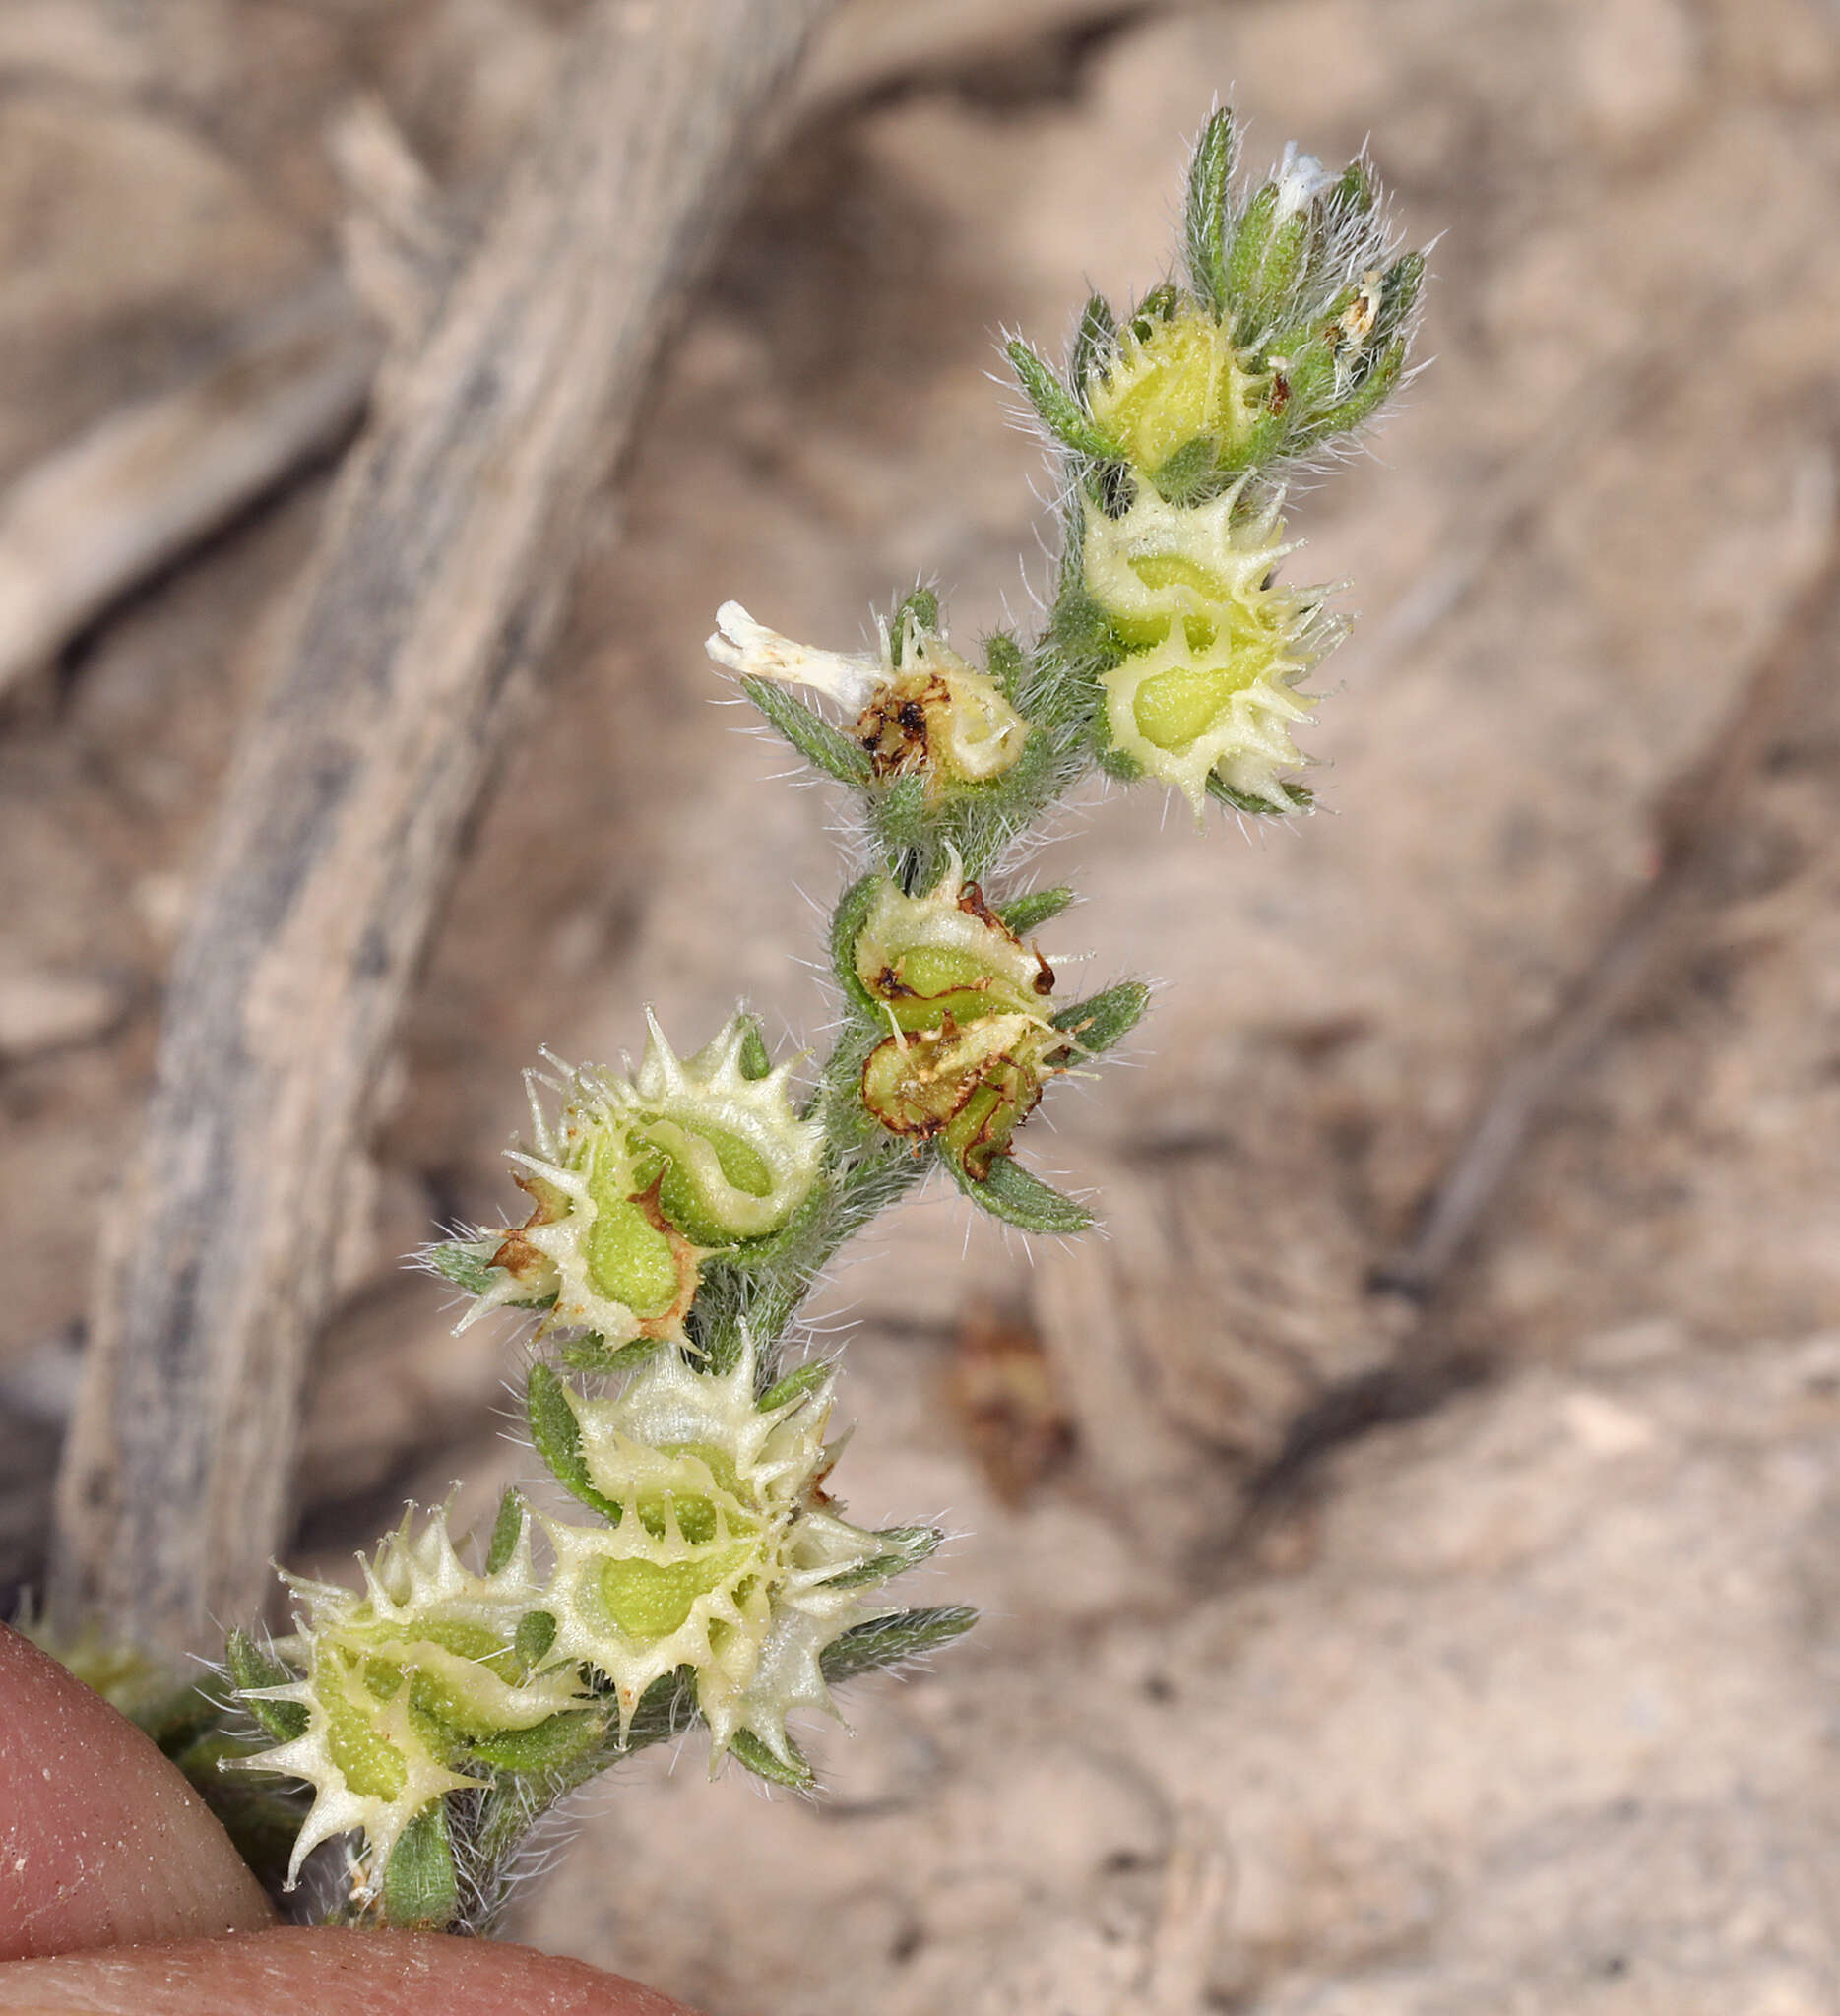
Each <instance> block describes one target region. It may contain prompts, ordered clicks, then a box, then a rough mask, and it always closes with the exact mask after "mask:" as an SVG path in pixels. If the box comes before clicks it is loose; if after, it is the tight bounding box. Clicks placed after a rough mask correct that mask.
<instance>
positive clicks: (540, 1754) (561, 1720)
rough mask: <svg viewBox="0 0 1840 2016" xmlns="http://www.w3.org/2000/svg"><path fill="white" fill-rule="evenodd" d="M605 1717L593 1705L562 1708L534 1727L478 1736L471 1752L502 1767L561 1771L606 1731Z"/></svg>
mask: <svg viewBox="0 0 1840 2016" xmlns="http://www.w3.org/2000/svg"><path fill="white" fill-rule="evenodd" d="M606 1731H607V1718H606V1717H605V1716H604V1715H603V1714H600V1713H598V1712H597V1711H595V1710H592V1709H564V1710H563V1712H562V1713H561V1714H560V1715H552V1716H551V1717H550V1718H549V1720H548V1721H547V1722H539V1724H538V1725H537V1727H536V1728H535V1729H507V1730H500V1731H499V1732H498V1733H496V1734H493V1735H489V1736H480V1737H478V1738H477V1739H476V1741H475V1742H474V1744H473V1749H472V1755H474V1756H475V1757H476V1758H478V1760H479V1761H480V1762H481V1763H483V1764H491V1765H495V1766H496V1767H497V1768H498V1769H499V1770H501V1771H562V1770H566V1769H567V1767H568V1766H569V1765H571V1764H573V1763H574V1762H575V1760H576V1758H578V1757H581V1756H584V1755H586V1754H587V1752H588V1751H590V1750H592V1749H593V1748H594V1746H595V1744H597V1743H598V1742H599V1741H600V1740H601V1738H602V1737H603V1735H605V1734H606Z"/></svg>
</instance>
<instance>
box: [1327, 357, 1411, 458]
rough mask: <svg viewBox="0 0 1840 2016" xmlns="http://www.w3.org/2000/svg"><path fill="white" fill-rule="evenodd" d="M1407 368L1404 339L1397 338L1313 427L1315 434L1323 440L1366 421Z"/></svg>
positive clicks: (1345, 431)
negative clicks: (1323, 437) (1360, 379)
mask: <svg viewBox="0 0 1840 2016" xmlns="http://www.w3.org/2000/svg"><path fill="white" fill-rule="evenodd" d="M1405 367H1406V342H1405V338H1404V337H1395V338H1394V339H1393V341H1392V343H1390V344H1389V345H1388V346H1387V348H1386V352H1385V354H1384V355H1383V356H1382V357H1381V358H1380V360H1379V362H1378V363H1376V364H1375V365H1374V366H1373V368H1372V369H1371V370H1370V371H1369V372H1368V373H1367V375H1366V376H1365V377H1364V379H1363V380H1362V381H1361V383H1360V384H1359V385H1358V386H1356V388H1355V389H1354V391H1353V392H1351V393H1350V394H1349V396H1348V397H1347V398H1346V399H1345V400H1343V402H1342V403H1341V405H1340V406H1338V407H1332V408H1331V409H1330V410H1329V411H1328V412H1327V413H1326V414H1325V415H1324V417H1323V422H1322V424H1321V426H1320V427H1318V428H1316V429H1314V430H1313V431H1314V437H1315V438H1316V439H1320V438H1321V437H1322V436H1323V435H1325V434H1344V433H1348V432H1349V431H1351V430H1352V429H1353V428H1356V427H1359V426H1360V425H1361V423H1362V421H1363V420H1365V419H1367V418H1369V417H1370V416H1371V415H1372V413H1373V411H1374V410H1375V409H1376V408H1377V407H1379V406H1380V405H1381V404H1382V403H1383V402H1384V401H1385V399H1386V397H1387V395H1388V394H1389V393H1390V392H1391V391H1392V390H1393V388H1394V386H1396V385H1397V384H1398V383H1399V379H1400V374H1401V372H1403V371H1404V369H1405Z"/></svg>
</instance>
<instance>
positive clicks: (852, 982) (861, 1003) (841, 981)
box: [831, 875, 886, 1031]
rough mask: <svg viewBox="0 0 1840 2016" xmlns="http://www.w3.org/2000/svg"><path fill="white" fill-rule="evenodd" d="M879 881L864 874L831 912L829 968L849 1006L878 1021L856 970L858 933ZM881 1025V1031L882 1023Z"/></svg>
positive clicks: (878, 1011)
mask: <svg viewBox="0 0 1840 2016" xmlns="http://www.w3.org/2000/svg"><path fill="white" fill-rule="evenodd" d="M880 881H881V877H880V876H879V875H864V876H863V877H862V879H861V881H859V882H853V883H852V884H851V886H850V887H849V888H848V889H846V890H845V891H844V893H843V895H842V896H841V897H840V898H839V899H838V903H837V908H836V910H835V911H833V912H832V913H831V970H832V971H833V972H834V973H835V974H836V976H837V984H838V985H839V986H840V987H842V988H843V990H844V993H845V995H846V997H847V998H848V1000H849V1002H850V1005H851V1006H852V1007H853V1008H855V1009H856V1011H857V1014H859V1015H864V1016H866V1017H867V1018H868V1019H869V1021H870V1022H880V1021H881V1013H880V1010H879V1009H878V1008H877V1007H876V1005H875V997H874V995H872V994H871V993H870V992H869V990H868V989H867V988H866V987H865V986H864V985H863V984H862V981H861V978H860V977H859V976H858V975H857V939H858V938H859V937H861V935H862V926H863V924H864V923H865V922H866V921H867V920H868V914H869V907H870V905H872V904H873V903H874V901H875V891H876V888H877V886H878V885H879V883H880ZM883 1028H884V1031H885V1029H886V1025H885V1024H884V1025H883Z"/></svg>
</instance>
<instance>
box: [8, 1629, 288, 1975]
mask: <svg viewBox="0 0 1840 2016" xmlns="http://www.w3.org/2000/svg"><path fill="white" fill-rule="evenodd" d="M274 1922H275V1914H274V1912H273V1910H271V1908H270V1906H269V1901H268V1899H267V1898H266V1897H265V1896H264V1895H263V1893H262V1887H261V1885H260V1884H259V1883H258V1882H257V1881H256V1879H255V1877H254V1876H252V1875H251V1874H250V1873H249V1870H248V1868H247V1867H246V1865H245V1864H244V1862H243V1859H242V1858H241V1857H240V1856H239V1855H238V1854H237V1853H236V1851H235V1849H234V1848H232V1847H231V1845H230V1840H229V1836H228V1835H226V1834H225V1833H224V1832H223V1830H222V1827H220V1826H219V1825H218V1823H217V1821H216V1820H215V1819H213V1818H212V1816H211V1813H210V1811H209V1810H208V1809H207V1807H206V1806H205V1803H204V1801H203V1800H202V1799H200V1798H199V1796H198V1795H197V1794H196V1793H194V1792H193V1791H192V1789H191V1787H190V1786H189V1785H187V1784H186V1782H185V1780H184V1779H183V1778H182V1777H180V1775H179V1773H178V1772H177V1771H176V1770H175V1769H174V1768H173V1766H172V1765H171V1764H169V1763H168V1762H167V1761H166V1759H165V1758H164V1757H162V1756H161V1755H160V1754H159V1751H158V1750H157V1749H156V1748H155V1747H154V1745H153V1744H152V1743H151V1742H150V1741H149V1740H148V1739H147V1737H146V1736H144V1735H143V1734H142V1733H141V1732H140V1731H139V1730H138V1729H136V1728H135V1727H134V1726H133V1724H131V1723H129V1722H127V1721H125V1720H124V1719H123V1718H122V1717H121V1716H119V1715H117V1714H116V1713H115V1711H114V1710H113V1709H112V1708H111V1707H109V1705H108V1703H107V1702H106V1701H104V1700H103V1699H102V1698H101V1697H100V1696H99V1695H97V1694H93V1693H92V1692H91V1691H90V1689H89V1688H88V1687H86V1686H85V1685H84V1684H83V1683H82V1681H81V1680H78V1679H75V1678H73V1677H72V1675H71V1674H70V1673H68V1672H66V1671H65V1670H64V1669H63V1668H62V1667H61V1666H59V1665H58V1664H57V1662H56V1661H55V1660H53V1659H49V1658H47V1657H46V1656H45V1655H44V1654H43V1653H42V1652H40V1651H39V1650H38V1648H37V1647H36V1646H35V1645H31V1644H28V1643H27V1641H26V1640H25V1639H24V1638H22V1637H20V1636H19V1635H18V1633H17V1632H14V1631H9V1630H6V1629H5V1628H4V1627H0V1960H18V1959H24V1958H30V1957H32V1956H33V1955H35V1954H41V1953H71V1952H76V1951H79V1950H81V1949H83V1948H86V1947H91V1946H125V1945H130V1944H133V1943H136V1942H137V1941H141V1940H146V1939H175V1938H186V1937H190V1936H194V1935H200V1934H218V1933H223V1932H250V1931H257V1930H259V1929H261V1928H262V1927H263V1926H265V1925H270V1924H273V1923H274Z"/></svg>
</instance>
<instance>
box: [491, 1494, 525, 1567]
mask: <svg viewBox="0 0 1840 2016" xmlns="http://www.w3.org/2000/svg"><path fill="white" fill-rule="evenodd" d="M523 1535H524V1497H523V1494H522V1493H521V1492H520V1491H519V1489H518V1487H517V1485H516V1484H513V1485H511V1486H510V1488H509V1489H508V1490H507V1491H506V1492H505V1495H504V1496H503V1497H502V1498H500V1499H499V1501H498V1517H497V1518H496V1519H494V1520H493V1521H492V1537H491V1539H490V1541H488V1542H487V1543H486V1547H485V1572H486V1573H487V1574H488V1575H496V1574H497V1573H498V1571H499V1570H500V1569H501V1568H502V1567H504V1565H505V1563H506V1562H507V1561H509V1560H510V1559H511V1557H512V1555H513V1554H515V1553H516V1552H517V1550H518V1542H519V1541H520V1540H521V1539H522V1538H523Z"/></svg>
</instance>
